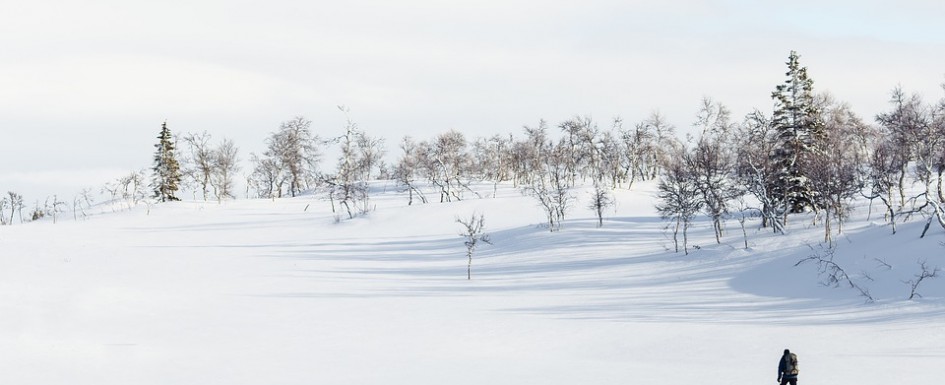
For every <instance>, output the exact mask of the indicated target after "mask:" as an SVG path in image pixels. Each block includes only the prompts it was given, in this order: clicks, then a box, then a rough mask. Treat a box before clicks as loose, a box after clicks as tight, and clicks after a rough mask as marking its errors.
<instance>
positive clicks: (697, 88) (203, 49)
mask: <svg viewBox="0 0 945 385" xmlns="http://www.w3.org/2000/svg"><path fill="white" fill-rule="evenodd" d="M0 12H2V13H0V130H2V134H0V193H5V191H7V190H14V191H20V192H22V193H23V194H25V195H26V196H27V200H28V201H30V202H32V201H33V200H35V199H40V200H42V199H44V198H45V195H47V194H49V195H51V194H59V195H60V196H72V195H74V194H76V193H77V192H78V191H80V190H81V189H82V188H83V187H94V188H96V189H98V188H99V187H100V186H101V185H102V184H103V183H104V182H106V181H108V180H111V179H114V178H117V177H118V176H121V175H122V174H124V173H126V172H128V171H131V170H136V169H142V168H148V167H150V166H151V159H152V155H153V149H154V148H153V144H154V143H155V142H156V139H155V137H156V135H157V133H158V131H159V129H160V125H161V122H162V121H164V120H165V119H166V120H167V121H168V125H169V127H170V128H171V129H172V130H173V131H174V132H177V133H185V132H200V131H204V130H206V131H208V132H210V133H211V134H212V135H214V137H216V138H221V137H224V136H225V137H229V138H231V139H233V140H234V141H235V142H236V145H237V146H239V147H240V149H241V155H242V157H243V158H244V159H246V158H248V153H249V152H250V151H260V149H261V148H262V146H263V144H262V143H263V140H264V139H265V137H266V136H267V134H268V133H269V132H272V131H274V130H276V129H277V128H278V126H279V123H280V122H282V121H284V120H288V119H290V118H292V117H293V116H296V115H303V116H305V117H307V118H309V119H311V120H312V121H313V127H314V129H315V131H316V132H318V133H319V134H321V135H323V136H331V135H337V134H339V133H340V132H341V129H342V125H343V122H344V116H343V115H342V114H341V113H340V112H339V111H338V110H337V108H336V106H337V105H340V104H343V105H346V106H348V108H350V110H351V113H350V115H351V117H352V119H353V120H355V121H357V122H358V123H359V125H360V126H361V127H362V128H363V129H365V130H366V131H367V132H368V133H369V134H372V135H375V136H381V137H384V138H386V140H387V141H388V146H387V147H388V150H389V151H390V152H394V153H396V152H398V151H399V150H398V149H397V147H396V143H397V142H398V141H399V139H400V138H402V137H403V136H404V135H407V134H410V135H413V136H415V137H418V138H428V137H432V136H433V135H436V134H438V133H441V132H444V131H446V130H448V129H457V130H460V131H462V132H464V133H466V134H467V135H468V136H469V137H475V136H479V135H482V136H487V135H492V134H498V133H515V134H520V133H521V126H522V125H525V124H529V125H533V124H535V123H536V122H537V121H538V120H539V119H542V118H544V119H546V120H548V121H549V122H551V123H557V122H560V121H561V120H563V119H566V118H568V117H570V116H573V115H576V114H578V115H589V116H592V117H593V118H594V119H595V120H597V121H598V122H599V123H600V124H601V125H602V126H606V125H608V124H609V123H608V122H609V121H610V120H611V119H612V118H613V117H614V116H617V115H619V116H622V117H623V118H624V120H625V121H626V122H628V123H630V124H632V123H633V122H636V121H639V120H641V119H643V118H644V117H645V116H646V115H647V114H649V113H650V112H651V111H653V110H657V109H658V110H660V111H661V112H663V113H664V115H666V116H667V117H668V118H669V119H670V121H671V122H672V123H673V124H675V125H676V126H677V127H679V128H680V129H685V128H686V127H689V126H690V125H691V124H692V121H693V119H694V118H693V117H694V115H695V113H696V111H697V108H698V104H699V101H700V99H701V98H702V97H703V96H710V97H713V98H714V99H716V100H717V101H720V102H722V103H724V104H726V105H727V106H728V107H729V108H730V109H731V110H733V111H734V112H735V114H736V115H737V116H742V115H743V114H745V113H747V112H749V111H750V110H751V109H752V108H759V109H762V110H765V111H769V110H770V108H771V99H770V93H771V91H772V90H773V89H774V87H775V85H777V84H778V83H780V82H781V81H783V73H784V72H785V65H784V62H785V61H786V59H787V56H788V53H789V52H790V51H791V50H797V51H798V52H799V53H800V55H801V63H802V64H803V65H805V66H807V67H808V70H809V74H810V75H811V77H812V78H813V79H814V80H815V87H816V88H817V90H818V91H825V90H827V91H830V92H831V93H832V94H834V95H835V96H836V97H837V98H838V99H841V100H844V101H847V102H849V103H850V104H851V105H852V106H853V107H854V108H855V110H856V111H857V112H859V113H860V114H861V115H862V117H863V118H864V119H866V120H868V121H872V117H873V116H874V115H875V114H876V113H879V112H882V111H883V110H885V109H886V108H887V105H886V102H887V99H888V95H889V91H890V90H891V89H892V88H893V87H895V86H896V85H897V84H901V85H902V86H903V88H904V89H905V90H906V91H909V92H918V93H921V94H923V95H924V96H925V98H926V99H927V101H929V102H933V101H935V100H937V99H939V98H941V97H942V96H945V92H943V91H942V90H941V88H940V84H941V83H942V82H943V81H945V23H943V22H942V16H943V15H945V2H942V1H909V0H904V1H896V2H893V1H888V0H886V1H869V0H865V1H864V0H861V1H807V0H804V1H794V2H788V1H779V2H769V1H735V0H728V1H726V0H708V1H595V0H587V1H558V0H547V1H518V0H503V1H493V0H478V1H418V0H412V1H390V0H388V1H332V2H324V1H288V0H270V1H245V0H230V1H223V0H219V1H217V0H186V1H185V0H165V1H160V2H158V1H148V2H144V1H133V0H109V1H101V0H86V1H74V0H73V1H50V0H31V1H23V0H0ZM329 162H330V163H333V161H331V160H329ZM244 171H247V170H244ZM53 181H55V183H54V182H53Z"/></svg>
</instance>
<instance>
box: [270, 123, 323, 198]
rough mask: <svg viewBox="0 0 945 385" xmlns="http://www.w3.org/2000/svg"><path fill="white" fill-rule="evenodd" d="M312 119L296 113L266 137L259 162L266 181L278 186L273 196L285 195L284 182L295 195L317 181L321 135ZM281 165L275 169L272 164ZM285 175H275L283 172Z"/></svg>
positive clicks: (290, 192) (289, 192)
mask: <svg viewBox="0 0 945 385" xmlns="http://www.w3.org/2000/svg"><path fill="white" fill-rule="evenodd" d="M311 126H312V122H311V121H310V120H308V119H305V118H304V117H301V116H297V117H295V118H293V119H291V120H288V121H285V122H283V123H282V125H280V126H279V130H278V131H276V132H274V133H272V134H271V135H270V136H269V138H268V139H267V140H266V144H267V149H266V151H265V152H263V156H264V157H265V158H264V159H261V160H260V161H259V162H257V167H260V166H261V167H262V169H258V171H260V172H261V175H260V176H261V177H262V180H263V181H272V182H274V183H270V184H269V187H273V188H274V187H278V188H279V191H277V192H275V194H272V193H270V194H269V195H270V196H282V187H283V183H285V184H287V186H284V187H286V188H287V189H288V191H287V192H288V194H289V195H291V196H293V197H294V196H296V195H298V194H299V193H301V192H302V191H303V190H305V189H306V188H308V187H309V186H310V184H311V183H312V182H314V180H315V177H316V174H317V168H318V161H319V157H320V155H321V154H320V152H319V148H318V137H317V136H316V135H315V134H314V133H312V130H311ZM275 167H278V170H279V172H278V173H275V172H274V171H275V170H273V168H275ZM278 174H284V178H283V177H280V178H273V177H275V176H281V175H278Z"/></svg>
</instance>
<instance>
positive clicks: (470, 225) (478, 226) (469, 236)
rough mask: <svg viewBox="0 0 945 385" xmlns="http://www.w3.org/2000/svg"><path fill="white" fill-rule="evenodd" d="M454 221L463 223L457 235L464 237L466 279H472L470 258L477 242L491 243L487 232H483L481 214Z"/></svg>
mask: <svg viewBox="0 0 945 385" xmlns="http://www.w3.org/2000/svg"><path fill="white" fill-rule="evenodd" d="M456 223H459V224H461V225H463V232H462V233H459V235H460V236H461V237H463V238H465V239H466V241H465V242H463V243H464V244H465V245H466V259H467V261H468V262H467V264H466V279H467V280H470V279H472V260H473V253H475V252H476V248H477V247H479V243H480V242H481V243H486V244H490V245H491V244H492V242H491V241H490V240H489V234H486V233H485V232H484V228H485V219H484V216H483V214H473V215H472V216H471V217H470V218H469V219H462V218H456Z"/></svg>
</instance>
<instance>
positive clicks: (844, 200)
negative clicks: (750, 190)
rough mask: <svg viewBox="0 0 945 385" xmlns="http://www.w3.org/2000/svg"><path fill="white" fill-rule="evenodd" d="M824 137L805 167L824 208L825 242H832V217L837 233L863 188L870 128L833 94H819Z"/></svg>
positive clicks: (817, 203)
mask: <svg viewBox="0 0 945 385" xmlns="http://www.w3.org/2000/svg"><path fill="white" fill-rule="evenodd" d="M818 99H819V102H818V103H819V104H820V106H819V107H818V110H820V111H821V113H822V117H821V121H822V122H823V124H824V128H825V129H824V133H823V138H821V141H819V142H818V143H817V144H815V147H814V151H813V154H812V156H810V157H809V158H808V159H807V162H808V164H807V165H806V167H805V169H806V170H807V173H808V178H809V183H808V186H810V188H811V191H812V194H811V197H812V198H813V201H814V202H813V203H814V205H813V206H814V207H818V208H820V209H821V210H823V214H824V215H823V218H824V242H827V243H828V244H829V243H831V242H833V240H832V237H831V233H832V225H831V224H832V223H833V221H832V219H833V218H836V222H837V232H838V233H840V232H842V231H843V219H844V218H845V217H846V215H847V213H848V211H849V210H850V206H849V204H848V203H849V202H850V201H851V200H852V199H853V198H854V197H855V196H856V195H857V194H859V193H860V192H861V191H862V188H863V183H862V182H861V181H862V180H863V178H861V177H860V173H861V172H860V171H861V170H862V168H861V167H860V165H861V164H862V163H863V161H864V160H865V159H866V156H867V154H866V149H867V139H868V137H869V133H868V128H867V127H866V125H865V124H863V122H862V121H861V120H860V119H859V118H858V117H857V116H856V115H855V114H854V113H853V111H852V110H851V109H850V107H849V106H848V105H846V104H844V103H837V102H835V101H833V99H832V98H831V97H830V96H827V95H822V96H819V97H818Z"/></svg>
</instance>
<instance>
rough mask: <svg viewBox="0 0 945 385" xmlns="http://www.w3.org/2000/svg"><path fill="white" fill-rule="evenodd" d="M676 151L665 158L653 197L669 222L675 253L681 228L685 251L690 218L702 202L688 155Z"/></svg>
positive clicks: (687, 247)
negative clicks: (670, 222)
mask: <svg viewBox="0 0 945 385" xmlns="http://www.w3.org/2000/svg"><path fill="white" fill-rule="evenodd" d="M677 151H679V152H678V153H677V155H676V156H673V157H667V159H671V160H667V161H666V163H665V165H664V166H663V167H664V168H663V175H662V176H661V177H660V181H659V186H658V192H657V195H656V196H657V198H658V199H659V203H657V205H656V210H657V211H658V212H659V213H660V216H661V217H662V218H663V219H668V220H671V221H672V222H673V225H672V227H673V244H674V245H675V249H676V252H677V253H678V252H679V237H678V236H679V232H680V231H682V237H683V239H682V246H683V250H684V252H685V254H686V255H688V254H689V237H688V232H689V227H690V225H691V224H692V219H693V218H694V217H695V215H696V214H697V213H698V212H699V210H701V209H702V206H703V204H704V203H703V201H702V199H701V197H700V196H699V189H698V186H697V181H696V176H695V175H694V173H693V171H692V170H691V169H690V168H689V167H688V166H687V163H689V161H688V160H687V158H689V157H690V155H689V154H687V153H686V152H685V150H682V149H677Z"/></svg>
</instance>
